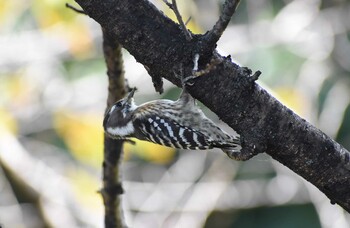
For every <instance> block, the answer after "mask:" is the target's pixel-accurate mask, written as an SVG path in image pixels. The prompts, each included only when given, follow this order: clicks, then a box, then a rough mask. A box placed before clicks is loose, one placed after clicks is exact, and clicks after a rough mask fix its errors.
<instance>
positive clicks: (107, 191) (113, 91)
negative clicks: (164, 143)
mask: <svg viewBox="0 0 350 228" xmlns="http://www.w3.org/2000/svg"><path fill="white" fill-rule="evenodd" d="M102 30H103V52H104V56H105V60H106V65H107V75H108V98H107V109H106V110H108V108H109V107H110V106H111V105H112V104H113V103H115V102H116V101H118V100H119V99H121V98H123V96H124V95H125V93H126V91H125V83H124V81H125V80H124V70H123V59H122V50H121V49H122V47H121V45H120V44H119V43H118V41H117V40H116V39H113V38H111V37H110V36H109V35H108V33H107V32H106V31H105V30H104V29H102ZM122 154H123V141H121V140H114V139H111V138H109V137H108V136H107V135H106V134H105V136H104V160H103V188H102V190H101V193H102V197H103V202H104V205H105V227H107V228H109V227H110V228H112V227H126V225H125V221H124V218H123V212H122V205H121V199H120V194H122V193H123V188H122V184H121V182H122V181H121V174H120V170H121V167H120V163H121V157H122Z"/></svg>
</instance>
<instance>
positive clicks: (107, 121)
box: [103, 89, 240, 157]
mask: <svg viewBox="0 0 350 228" xmlns="http://www.w3.org/2000/svg"><path fill="white" fill-rule="evenodd" d="M134 92H135V89H134V90H132V91H131V92H130V93H129V95H128V96H127V97H125V98H124V99H122V100H120V101H118V102H116V103H115V104H114V105H113V106H112V107H111V108H110V109H109V110H108V111H107V113H106V115H105V118H104V121H103V127H104V130H105V132H106V133H107V134H108V135H109V136H110V137H112V138H117V139H118V138H119V139H128V138H132V137H135V138H138V139H140V140H146V141H150V142H153V143H157V144H161V145H164V146H168V147H174V148H181V149H193V150H204V149H210V148H215V147H216V148H220V149H222V150H223V151H224V152H226V153H227V154H228V155H229V156H230V155H231V154H232V153H238V152H239V151H240V140H239V137H237V136H231V135H228V134H227V133H225V132H224V131H222V130H221V129H220V128H219V127H218V126H216V125H215V124H214V123H213V122H212V121H211V120H210V119H208V118H207V117H206V116H205V115H204V113H203V112H202V111H201V110H200V109H199V108H198V106H196V104H195V99H194V98H193V97H192V96H191V95H190V94H189V93H187V92H186V90H183V92H182V94H181V96H180V98H179V99H178V100H177V101H172V100H165V99H160V100H155V101H150V102H147V103H144V104H142V105H140V106H137V105H135V103H134V99H133V95H134ZM230 157H231V156H230Z"/></svg>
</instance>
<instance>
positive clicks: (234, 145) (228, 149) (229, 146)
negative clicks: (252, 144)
mask: <svg viewBox="0 0 350 228" xmlns="http://www.w3.org/2000/svg"><path fill="white" fill-rule="evenodd" d="M215 147H218V148H220V149H221V150H222V151H223V152H225V153H226V154H227V156H228V157H229V158H231V159H234V160H239V154H240V153H241V149H242V146H241V142H240V138H239V137H235V138H230V140H228V141H225V142H217V144H216V145H215Z"/></svg>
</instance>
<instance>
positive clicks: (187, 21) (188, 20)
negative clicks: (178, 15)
mask: <svg viewBox="0 0 350 228" xmlns="http://www.w3.org/2000/svg"><path fill="white" fill-rule="evenodd" d="M191 19H192V17H191V16H190V17H189V18H188V19H187V20H186V22H185V25H187V24H188V23H189V22H190V21H191Z"/></svg>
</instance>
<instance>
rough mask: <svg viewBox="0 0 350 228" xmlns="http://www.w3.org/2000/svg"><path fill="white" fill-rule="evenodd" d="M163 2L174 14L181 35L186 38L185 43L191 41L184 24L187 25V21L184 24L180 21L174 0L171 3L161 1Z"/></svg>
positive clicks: (166, 0)
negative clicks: (181, 32)
mask: <svg viewBox="0 0 350 228" xmlns="http://www.w3.org/2000/svg"><path fill="white" fill-rule="evenodd" d="M163 2H164V3H165V4H166V5H167V6H168V7H169V8H170V9H171V10H172V11H173V12H174V13H175V16H176V19H177V21H178V22H179V24H180V27H181V29H182V31H183V33H184V34H185V36H186V40H187V41H190V40H192V35H191V33H190V32H189V31H188V29H187V28H186V24H187V23H188V21H189V20H187V21H186V23H184V21H183V20H182V17H181V14H180V12H179V9H178V8H177V4H176V0H172V1H171V2H172V3H170V2H168V0H163Z"/></svg>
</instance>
